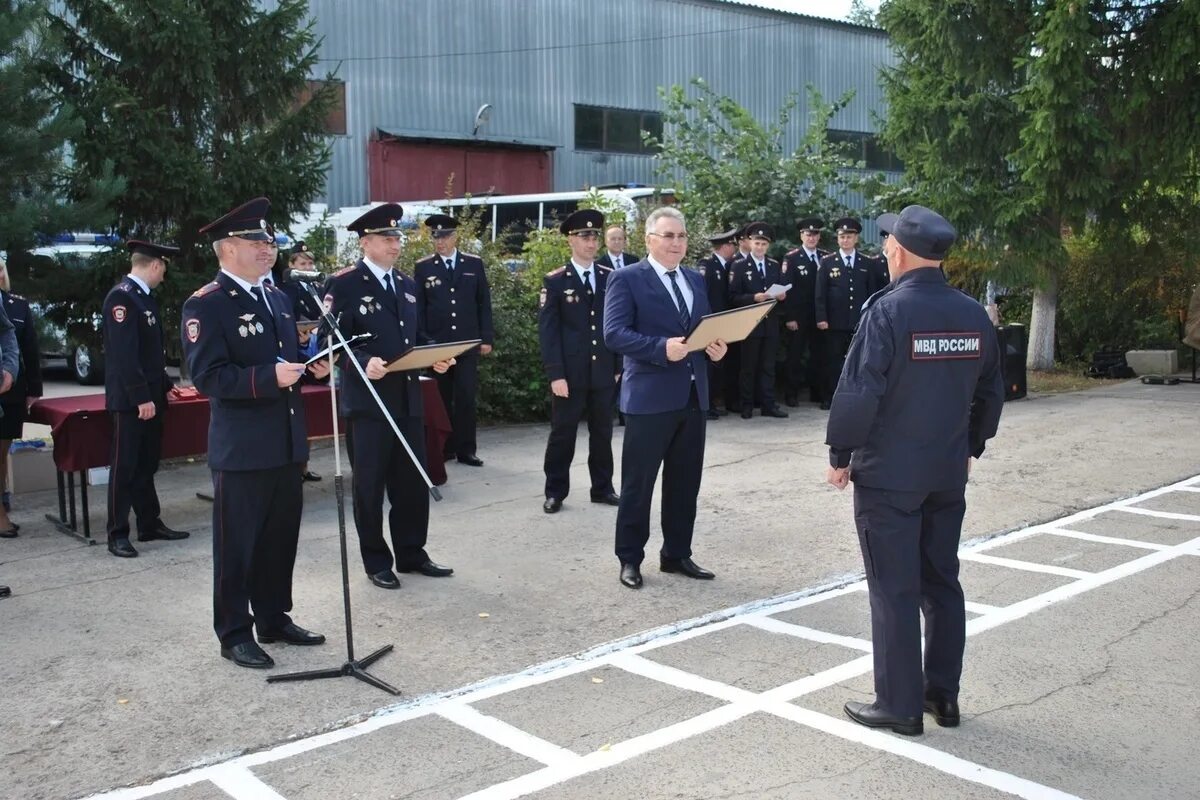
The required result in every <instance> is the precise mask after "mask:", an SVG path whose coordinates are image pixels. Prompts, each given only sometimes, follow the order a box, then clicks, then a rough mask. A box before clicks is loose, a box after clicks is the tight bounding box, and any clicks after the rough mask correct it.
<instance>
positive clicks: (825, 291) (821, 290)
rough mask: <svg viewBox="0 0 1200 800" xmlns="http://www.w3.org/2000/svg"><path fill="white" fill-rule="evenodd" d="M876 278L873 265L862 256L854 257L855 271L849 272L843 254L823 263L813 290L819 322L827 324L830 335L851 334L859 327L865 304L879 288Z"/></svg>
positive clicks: (828, 256)
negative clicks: (831, 332) (834, 333)
mask: <svg viewBox="0 0 1200 800" xmlns="http://www.w3.org/2000/svg"><path fill="white" fill-rule="evenodd" d="M873 275H874V264H873V263H872V262H871V259H870V258H868V257H867V256H864V255H863V254H862V253H855V254H854V267H853V268H852V269H849V270H848V269H846V262H845V261H843V260H842V254H841V251H840V250H835V251H834V252H832V253H830V254H829V255H827V256H825V257H824V258H823V259H821V267H820V269H818V270H817V282H816V286H815V287H814V289H813V305H814V307H815V310H816V315H817V322H828V323H829V330H831V331H843V332H852V331H853V330H854V329H855V328H856V327H858V317H859V314H860V312H861V311H862V306H863V303H865V302H866V301H867V298H868V297H870V296H871V294H872V292H874V291H875V290H876V289H878V288H880V287H878V286H876V285H875V278H874V277H873Z"/></svg>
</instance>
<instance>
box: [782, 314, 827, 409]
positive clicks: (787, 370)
mask: <svg viewBox="0 0 1200 800" xmlns="http://www.w3.org/2000/svg"><path fill="white" fill-rule="evenodd" d="M817 333H818V331H817V329H816V323H814V322H813V321H812V320H807V321H805V320H799V327H798V328H797V329H796V330H794V331H789V330H786V329H785V333H784V336H786V337H787V362H786V366H785V367H784V382H785V384H786V385H787V390H788V393H789V394H799V393H800V389H801V388H802V387H805V386H807V387H808V392H809V395H810V398H811V399H813V400H819V399H820V393H821V384H820V381H821V378H820V376H819V373H818V372H817V361H818V359H817Z"/></svg>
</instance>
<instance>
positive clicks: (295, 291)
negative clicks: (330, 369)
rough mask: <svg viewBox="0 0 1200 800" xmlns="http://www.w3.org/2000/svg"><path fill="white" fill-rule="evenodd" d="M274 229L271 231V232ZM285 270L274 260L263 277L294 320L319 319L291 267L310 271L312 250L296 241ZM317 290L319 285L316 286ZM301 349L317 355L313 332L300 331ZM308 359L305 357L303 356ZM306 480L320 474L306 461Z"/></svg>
mask: <svg viewBox="0 0 1200 800" xmlns="http://www.w3.org/2000/svg"><path fill="white" fill-rule="evenodd" d="M273 232H274V231H272V233H273ZM287 261H288V265H287V269H283V268H281V267H280V266H279V264H278V262H276V266H275V267H272V269H271V274H270V275H269V276H267V277H266V278H264V279H263V281H264V282H266V281H268V280H271V279H274V283H275V285H276V286H277V287H278V288H279V289H280V290H281V291H282V292H283V293H284V294H286V295H287V298H288V300H290V301H291V303H292V308H293V309H294V310H295V312H296V319H297V321H299V320H308V321H313V320H319V319H321V308H320V306H319V305H318V304H317V301H315V300H313V297H312V295H311V294H309V293H308V291H307V290H306V289H305V287H304V286H302V285H301V282H300V281H299V280H297V279H296V278H294V277H292V275H291V273H292V270H300V271H302V272H312V271H313V268H314V266H315V265H316V262H315V261H314V260H313V256H312V252H311V251H309V249H308V245H307V244H305V243H304V242H302V241H300V242H296V244H295V246H293V247H292V249H291V251H289V253H288V259H287ZM316 286H317V288H318V290H320V284H317V285H316ZM298 335H299V341H300V349H301V351H302V354H303V355H305V356H306V357H307V356H310V355H316V353H317V350H319V349H320V348H319V345H318V343H315V342H312V341H311V337H312V336H314V335H315V332H314V331H307V332H304V333H299V334H298ZM305 360H307V358H306V359H305ZM301 478H303V480H304V482H305V483H310V482H315V481H319V480H321V476H320V475H318V474H317V473H315V472H313V471H312V470H311V469H309V468H308V464H305V465H304V471H303V472H302V473H301Z"/></svg>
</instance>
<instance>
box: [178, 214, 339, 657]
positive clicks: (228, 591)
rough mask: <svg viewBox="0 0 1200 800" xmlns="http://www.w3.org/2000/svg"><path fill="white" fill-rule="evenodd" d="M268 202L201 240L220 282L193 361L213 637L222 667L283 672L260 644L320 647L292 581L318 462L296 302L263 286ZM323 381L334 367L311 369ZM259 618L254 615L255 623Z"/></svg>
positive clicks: (190, 331) (187, 325) (190, 344)
mask: <svg viewBox="0 0 1200 800" xmlns="http://www.w3.org/2000/svg"><path fill="white" fill-rule="evenodd" d="M270 208H271V204H270V201H268V200H267V198H265V197H259V198H257V199H255V200H251V201H250V202H248V203H246V204H244V205H241V206H238V207H237V208H235V209H234V210H233V211H230V212H229V213H228V214H226V215H225V216H223V217H221V218H220V219H218V220H216V221H215V222H211V223H209V224H208V225H206V226H205V227H203V228H201V229H200V233H202V234H207V235H209V236H211V237H212V239H213V249H214V250H215V251H216V254H217V260H218V261H219V262H220V264H221V271H220V272H218V273H217V279H216V280H215V281H213V282H212V283H209V284H207V285H205V286H203V287H201V288H200V289H198V290H197V291H196V292H195V293H194V294H193V295H192V296H191V297H190V298H189V299H188V300H187V302H185V303H184V304H183V314H182V317H183V326H182V328H183V330H182V334H183V355H184V357H185V358H186V359H187V363H188V369H189V371H190V373H191V375H192V381H193V382H194V383H195V384H196V388H197V389H199V390H200V391H201V392H202V393H203V394H204V395H206V396H207V397H208V403H209V409H210V417H209V426H208V466H209V469H211V470H212V477H213V627H214V628H215V630H216V633H217V638H218V639H220V641H221V655H222V657H224V658H228V659H230V660H231V661H233V662H234V663H235V664H237V665H238V666H240V667H252V668H258V669H265V668H268V667H272V666H274V664H275V662H274V661H273V660H272V659H271V657H270V656H269V655H267V654H266V653H265V652H263V650H262V648H261V647H259V646H258V645H257V644H255V642H254V635H253V632H252V628H257V629H258V641H259V642H263V643H267V644H269V643H272V642H284V643H287V644H296V645H316V644H321V643H323V642H324V641H325V637H324V636H322V635H321V634H319V633H312V632H311V631H306V630H305V629H304V628H301V627H300V626H299V625H296V624H295V623H294V622H292V619H291V617H289V616H288V612H289V611H291V609H292V569H293V567H294V566H295V563H296V544H297V542H298V541H299V536H300V511H301V507H302V505H303V502H304V495H303V494H302V492H301V489H300V471H301V469H302V467H303V464H304V462H305V461H307V460H308V439H307V430H306V427H305V424H304V402H303V401H302V400H301V399H300V391H299V387H298V386H297V385H296V384H297V381H299V380H300V377H301V376H302V375H303V374H304V371H305V369H304V364H303V363H300V361H301V359H300V355H299V352H298V344H297V341H296V320H295V317H294V312H293V311H292V304H291V302H290V301H289V300H288V299H287V295H285V294H284V293H283V292H281V291H279V290H278V289H276V288H274V287H271V286H266V285H264V284H263V277H264V276H265V275H266V274H267V273H269V272H270V271H271V265H272V264H273V263H274V262H275V248H274V247H273V242H272V237H271V234H270V233H268V230H269V226H268V224H267V222H266V216H267V213H268V212H269V211H270ZM308 370H309V372H311V373H312V374H313V375H314V376H315V377H317V378H323V377H325V376H326V375H328V374H329V367H328V365H326V364H321V363H317V364H313V365H312V366H311V367H309V368H308ZM251 610H253V615H251V613H250V612H251Z"/></svg>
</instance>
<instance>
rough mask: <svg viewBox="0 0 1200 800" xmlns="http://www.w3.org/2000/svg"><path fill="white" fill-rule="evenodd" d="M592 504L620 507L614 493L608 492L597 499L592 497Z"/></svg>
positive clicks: (618, 499)
mask: <svg viewBox="0 0 1200 800" xmlns="http://www.w3.org/2000/svg"><path fill="white" fill-rule="evenodd" d="M592 502H593V503H601V504H603V505H606V506H619V505H621V498H620V497H617V494H616V492H609V493H608V494H604V495H600V496H599V497H593V498H592Z"/></svg>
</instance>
